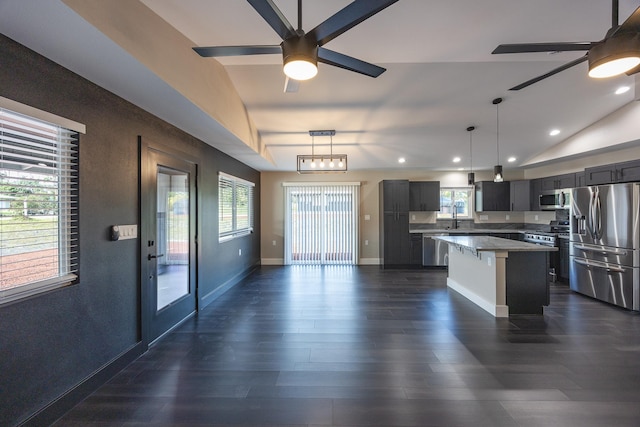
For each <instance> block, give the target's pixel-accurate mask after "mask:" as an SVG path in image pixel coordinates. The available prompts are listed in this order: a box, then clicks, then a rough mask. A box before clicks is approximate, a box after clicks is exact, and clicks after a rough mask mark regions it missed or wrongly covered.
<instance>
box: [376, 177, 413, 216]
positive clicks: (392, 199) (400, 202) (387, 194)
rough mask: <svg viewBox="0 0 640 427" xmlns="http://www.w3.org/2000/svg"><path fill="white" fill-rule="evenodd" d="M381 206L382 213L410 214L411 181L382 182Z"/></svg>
mask: <svg viewBox="0 0 640 427" xmlns="http://www.w3.org/2000/svg"><path fill="white" fill-rule="evenodd" d="M380 205H381V206H382V208H381V210H382V212H394V213H395V212H409V181H408V180H406V179H390V180H385V181H380Z"/></svg>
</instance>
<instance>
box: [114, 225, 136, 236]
mask: <svg viewBox="0 0 640 427" xmlns="http://www.w3.org/2000/svg"><path fill="white" fill-rule="evenodd" d="M116 235H117V236H118V237H117V238H113V237H114V236H116ZM111 236H112V240H127V239H137V238H138V225H137V224H130V225H113V226H111Z"/></svg>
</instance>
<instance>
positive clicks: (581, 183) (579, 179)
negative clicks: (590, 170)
mask: <svg viewBox="0 0 640 427" xmlns="http://www.w3.org/2000/svg"><path fill="white" fill-rule="evenodd" d="M586 186H587V174H586V173H585V172H576V187H586Z"/></svg>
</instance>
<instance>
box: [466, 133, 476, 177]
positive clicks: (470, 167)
mask: <svg viewBox="0 0 640 427" xmlns="http://www.w3.org/2000/svg"><path fill="white" fill-rule="evenodd" d="M475 128H476V127H475V126H469V127H468V128H467V132H469V173H468V174H467V183H468V184H469V185H473V184H475V182H476V174H475V173H473V147H472V139H471V135H472V134H473V131H474V130H475Z"/></svg>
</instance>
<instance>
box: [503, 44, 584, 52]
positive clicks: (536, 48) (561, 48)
mask: <svg viewBox="0 0 640 427" xmlns="http://www.w3.org/2000/svg"><path fill="white" fill-rule="evenodd" d="M592 46H593V42H575V43H572V42H569V43H565V42H555V43H515V44H501V45H500V46H498V47H496V48H495V49H494V50H493V52H491V53H493V54H500V53H531V52H570V51H578V50H589V49H591V47H592Z"/></svg>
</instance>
